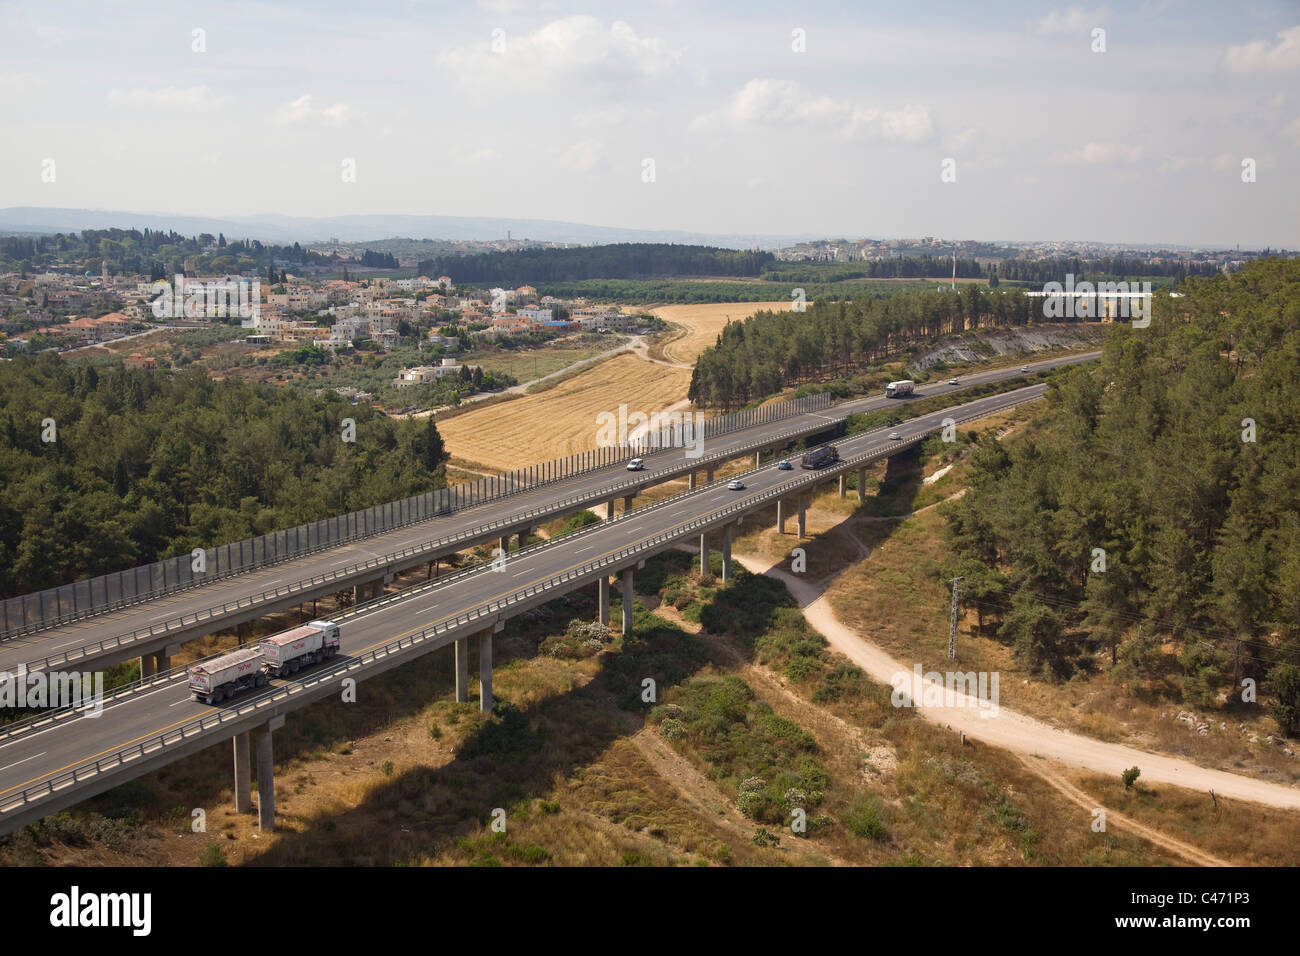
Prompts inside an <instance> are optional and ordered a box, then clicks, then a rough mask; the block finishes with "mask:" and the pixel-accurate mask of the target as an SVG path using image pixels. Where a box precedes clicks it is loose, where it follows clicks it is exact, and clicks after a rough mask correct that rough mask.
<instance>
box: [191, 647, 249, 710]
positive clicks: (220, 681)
mask: <svg viewBox="0 0 1300 956" xmlns="http://www.w3.org/2000/svg"><path fill="white" fill-rule="evenodd" d="M189 675H190V692H191V693H192V694H193V695H194V699H195V700H199V701H202V702H203V703H205V704H216V703H219V702H220V701H223V700H225V699H226V698H228V697H234V696H235V695H236V694H238V693H240V692H241V691H245V690H248V689H249V688H252V687H262V686H264V685H265V684H266V682H267V676H266V672H265V671H263V670H262V651H261V650H260V649H259V648H256V647H241V648H240V649H239V650H237V651H231V652H230V653H229V654H222V655H221V656H220V657H214V658H212V659H211V660H206V661H201V662H200V663H198V664H194V665H192V666H191V667H190V668H189Z"/></svg>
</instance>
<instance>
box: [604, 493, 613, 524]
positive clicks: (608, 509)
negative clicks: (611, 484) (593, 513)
mask: <svg viewBox="0 0 1300 956" xmlns="http://www.w3.org/2000/svg"><path fill="white" fill-rule="evenodd" d="M613 517H614V499H613V498H610V499H609V501H607V502H605V520H606V521H608V520H610V519H611V518H613Z"/></svg>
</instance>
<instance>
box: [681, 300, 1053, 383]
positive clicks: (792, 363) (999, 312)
mask: <svg viewBox="0 0 1300 956" xmlns="http://www.w3.org/2000/svg"><path fill="white" fill-rule="evenodd" d="M1041 319H1042V303H1041V300H1036V299H1031V298H1029V297H1027V296H1026V295H1025V294H1024V293H1023V292H1021V291H1020V290H1018V289H1011V290H1005V291H1004V290H989V289H986V288H984V287H982V286H978V285H973V284H968V285H964V286H961V287H960V288H959V289H958V290H957V291H956V292H953V291H944V292H935V291H928V290H927V291H924V292H911V293H904V294H899V295H892V296H886V295H874V296H868V297H863V298H858V299H855V300H853V301H852V302H834V303H830V302H823V301H816V302H812V303H810V304H809V305H808V307H807V308H806V309H805V310H804V311H803V312H767V311H764V312H758V313H755V314H754V315H753V316H751V317H750V318H748V319H746V320H745V321H744V322H729V323H728V324H727V325H726V326H725V327H724V328H723V330H722V332H721V333H720V334H719V335H718V341H717V344H716V345H714V346H712V347H711V348H709V349H706V350H705V351H704V353H703V354H701V355H700V357H699V360H698V361H697V362H696V363H695V371H694V373H693V374H692V375H691V386H690V391H689V393H688V396H689V398H690V400H691V401H692V402H695V403H696V404H699V405H704V406H710V407H721V408H736V407H739V406H742V405H745V404H747V403H749V402H751V401H753V400H755V399H759V398H764V397H766V396H768V395H771V394H773V393H775V392H778V391H780V390H781V389H782V388H785V387H787V386H790V385H797V384H799V383H802V382H809V381H820V380H825V379H828V378H841V377H844V375H845V374H846V373H849V372H851V371H853V370H854V369H856V368H859V367H861V366H863V365H867V364H870V363H872V362H874V361H877V360H879V359H881V358H884V357H886V356H888V355H891V354H893V353H895V352H897V351H898V350H899V349H900V348H902V347H904V346H907V345H910V344H912V343H915V342H920V341H924V340H926V339H929V338H933V337H935V336H939V335H944V334H947V333H951V332H960V331H962V330H963V329H970V328H979V327H981V326H1000V327H1008V326H1019V325H1027V324H1028V323H1030V322H1033V321H1036V320H1041Z"/></svg>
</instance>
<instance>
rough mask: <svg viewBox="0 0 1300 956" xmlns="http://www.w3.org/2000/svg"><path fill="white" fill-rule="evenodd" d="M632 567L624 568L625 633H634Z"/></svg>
mask: <svg viewBox="0 0 1300 956" xmlns="http://www.w3.org/2000/svg"><path fill="white" fill-rule="evenodd" d="M633 600H634V598H633V595H632V569H631V568H624V569H623V633H624V634H625V635H626V634H631V633H632V601H633Z"/></svg>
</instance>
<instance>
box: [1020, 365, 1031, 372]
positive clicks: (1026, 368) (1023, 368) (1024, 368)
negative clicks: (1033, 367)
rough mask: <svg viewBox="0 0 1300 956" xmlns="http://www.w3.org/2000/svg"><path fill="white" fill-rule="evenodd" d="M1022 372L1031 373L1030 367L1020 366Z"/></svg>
mask: <svg viewBox="0 0 1300 956" xmlns="http://www.w3.org/2000/svg"><path fill="white" fill-rule="evenodd" d="M1020 371H1022V372H1028V371H1029V366H1028V365H1022V366H1020Z"/></svg>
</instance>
